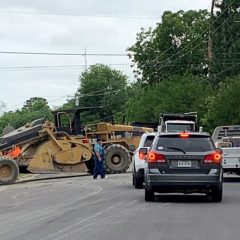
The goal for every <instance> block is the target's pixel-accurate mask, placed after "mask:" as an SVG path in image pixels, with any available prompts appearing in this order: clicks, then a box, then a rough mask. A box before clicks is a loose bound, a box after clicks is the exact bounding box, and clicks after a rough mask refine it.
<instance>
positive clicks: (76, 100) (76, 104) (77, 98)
mask: <svg viewBox="0 0 240 240" xmlns="http://www.w3.org/2000/svg"><path fill="white" fill-rule="evenodd" d="M75 107H76V108H79V94H78V93H75Z"/></svg>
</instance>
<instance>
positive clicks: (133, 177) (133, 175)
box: [132, 170, 136, 187]
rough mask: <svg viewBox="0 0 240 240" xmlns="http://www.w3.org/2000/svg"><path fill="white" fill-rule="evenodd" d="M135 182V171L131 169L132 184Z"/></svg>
mask: <svg viewBox="0 0 240 240" xmlns="http://www.w3.org/2000/svg"><path fill="white" fill-rule="evenodd" d="M135 183H136V173H135V171H134V170H133V172H132V185H133V186H134V187H135Z"/></svg>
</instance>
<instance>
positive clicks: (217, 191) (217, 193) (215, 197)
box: [207, 184, 223, 202]
mask: <svg viewBox="0 0 240 240" xmlns="http://www.w3.org/2000/svg"><path fill="white" fill-rule="evenodd" d="M207 196H209V197H211V200H212V201H213V202H221V201H222V196H223V188H222V184H221V185H220V186H219V187H217V188H214V189H212V192H211V193H209V194H207Z"/></svg>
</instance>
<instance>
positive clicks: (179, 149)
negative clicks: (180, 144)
mask: <svg viewBox="0 0 240 240" xmlns="http://www.w3.org/2000/svg"><path fill="white" fill-rule="evenodd" d="M166 148H167V149H173V150H177V151H179V152H183V153H184V154H186V152H185V151H184V150H183V149H181V148H176V147H166Z"/></svg>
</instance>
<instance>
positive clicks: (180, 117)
mask: <svg viewBox="0 0 240 240" xmlns="http://www.w3.org/2000/svg"><path fill="white" fill-rule="evenodd" d="M196 125H197V113H195V112H193V113H177V114H172V113H164V114H163V113H161V114H160V131H161V132H196Z"/></svg>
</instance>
